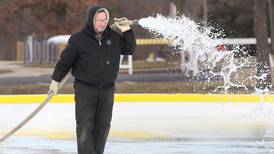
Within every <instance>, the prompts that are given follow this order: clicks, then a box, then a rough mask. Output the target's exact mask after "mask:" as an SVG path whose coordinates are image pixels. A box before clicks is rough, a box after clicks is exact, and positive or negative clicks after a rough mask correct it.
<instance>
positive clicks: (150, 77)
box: [0, 73, 217, 85]
mask: <svg viewBox="0 0 274 154" xmlns="http://www.w3.org/2000/svg"><path fill="white" fill-rule="evenodd" d="M73 80H74V79H73V77H71V78H70V80H69V82H73ZM214 80H217V79H214ZM50 81H51V76H50V75H42V76H38V77H9V78H0V85H12V84H37V83H38V84H49V83H50ZM180 81H181V82H183V81H204V80H203V79H197V78H190V77H187V76H186V75H184V74H183V73H138V74H137V73H136V74H133V75H128V74H119V75H118V78H117V82H180Z"/></svg>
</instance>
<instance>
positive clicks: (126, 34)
mask: <svg viewBox="0 0 274 154" xmlns="http://www.w3.org/2000/svg"><path fill="white" fill-rule="evenodd" d="M108 21H109V12H108V10H107V9H106V8H103V7H101V6H94V7H92V8H91V9H90V11H89V16H88V22H87V25H86V26H85V27H84V29H83V30H82V31H80V32H77V33H75V34H73V35H72V36H71V37H70V39H69V41H68V45H67V47H66V48H65V49H64V51H63V52H62V55H61V59H60V60H59V61H58V63H57V64H56V67H55V69H54V72H53V75H52V83H51V85H50V88H49V89H50V90H49V91H50V92H54V94H57V91H58V87H59V83H60V81H61V80H62V79H63V78H64V76H65V75H66V74H67V73H68V72H69V70H70V69H71V68H72V75H73V76H74V77H75V82H74V90H75V102H76V112H75V113H76V127H77V128H76V131H77V133H76V134H77V147H78V153H79V154H102V153H103V152H104V148H105V143H106V140H107V136H108V133H109V129H110V121H111V117H112V108H113V100H114V89H115V88H114V82H115V79H116V77H117V72H118V70H119V61H120V55H121V54H125V55H129V54H132V53H133V52H134V50H135V46H136V42H135V36H134V33H133V31H132V30H131V27H130V26H129V24H123V22H128V21H127V19H126V18H120V19H116V21H115V23H114V25H112V27H113V29H116V30H119V31H120V33H121V34H119V33H117V32H115V31H114V30H112V29H111V28H110V26H108Z"/></svg>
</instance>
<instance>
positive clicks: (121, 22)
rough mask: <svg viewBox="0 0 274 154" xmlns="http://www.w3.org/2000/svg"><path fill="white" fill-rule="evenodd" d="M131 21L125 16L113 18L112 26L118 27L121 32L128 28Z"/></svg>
mask: <svg viewBox="0 0 274 154" xmlns="http://www.w3.org/2000/svg"><path fill="white" fill-rule="evenodd" d="M131 24H132V21H130V20H128V19H127V18H125V17H122V18H114V26H115V28H117V29H119V30H120V31H121V32H122V33H123V32H126V31H128V30H130V26H129V25H131Z"/></svg>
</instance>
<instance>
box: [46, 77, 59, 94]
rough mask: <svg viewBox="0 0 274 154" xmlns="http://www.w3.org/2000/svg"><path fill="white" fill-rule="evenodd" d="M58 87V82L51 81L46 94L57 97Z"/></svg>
mask: <svg viewBox="0 0 274 154" xmlns="http://www.w3.org/2000/svg"><path fill="white" fill-rule="evenodd" d="M59 85H60V82H57V81H54V80H52V81H51V83H50V86H49V91H48V94H50V93H51V92H53V94H54V95H57V92H58V88H59Z"/></svg>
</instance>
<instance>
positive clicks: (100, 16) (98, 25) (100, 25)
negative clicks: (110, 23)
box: [94, 12, 107, 33]
mask: <svg viewBox="0 0 274 154" xmlns="http://www.w3.org/2000/svg"><path fill="white" fill-rule="evenodd" d="M106 25H107V16H106V13H105V12H99V13H97V14H96V15H95V21H94V29H95V31H96V32H97V33H101V32H103V31H104V30H105V28H106Z"/></svg>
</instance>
